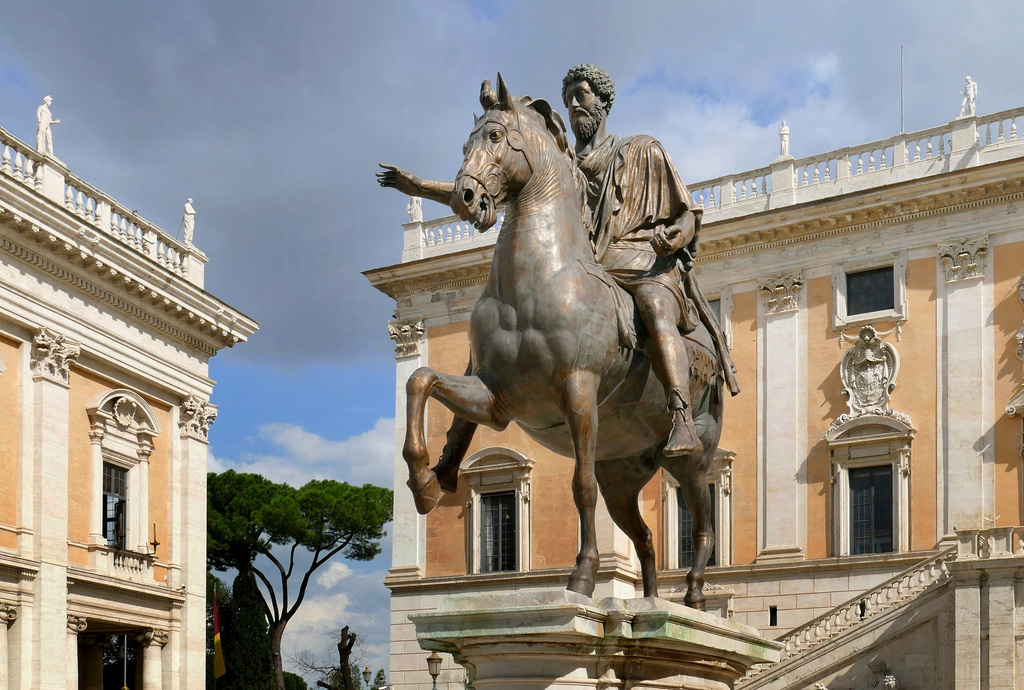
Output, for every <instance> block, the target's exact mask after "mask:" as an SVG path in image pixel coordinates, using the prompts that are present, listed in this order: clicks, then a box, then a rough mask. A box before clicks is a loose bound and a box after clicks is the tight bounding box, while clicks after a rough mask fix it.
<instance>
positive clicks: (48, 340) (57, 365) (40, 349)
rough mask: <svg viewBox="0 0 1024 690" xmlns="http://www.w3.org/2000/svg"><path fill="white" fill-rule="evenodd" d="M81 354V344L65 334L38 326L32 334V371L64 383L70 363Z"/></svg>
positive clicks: (37, 374)
mask: <svg viewBox="0 0 1024 690" xmlns="http://www.w3.org/2000/svg"><path fill="white" fill-rule="evenodd" d="M80 354H82V346H81V345H80V344H79V343H77V342H75V341H74V340H71V339H70V338H66V337H65V336H63V335H61V334H60V333H57V332H56V331H53V330H50V329H49V328H45V327H44V328H40V329H39V330H37V331H36V332H35V333H34V334H33V335H32V373H33V374H34V375H35V376H42V377H44V378H48V379H52V380H54V381H58V382H60V383H64V384H66V383H67V382H68V377H69V375H70V371H71V365H72V364H74V363H75V360H77V359H78V356H79V355H80Z"/></svg>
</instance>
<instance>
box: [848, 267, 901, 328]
mask: <svg viewBox="0 0 1024 690" xmlns="http://www.w3.org/2000/svg"><path fill="white" fill-rule="evenodd" d="M894 289H895V287H894V283H893V267H892V266H884V267H882V268H872V269H871V270H868V271H857V272H856V273H847V274H846V300H847V302H846V313H847V315H848V316H854V315H856V314H870V313H872V312H876V311H891V310H893V309H895V306H894V305H895V303H896V295H895V293H894Z"/></svg>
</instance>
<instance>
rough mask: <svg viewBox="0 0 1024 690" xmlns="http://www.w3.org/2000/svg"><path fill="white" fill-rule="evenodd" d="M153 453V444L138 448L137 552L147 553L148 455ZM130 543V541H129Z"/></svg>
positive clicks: (148, 530) (148, 548)
mask: <svg viewBox="0 0 1024 690" xmlns="http://www.w3.org/2000/svg"><path fill="white" fill-rule="evenodd" d="M152 454H153V446H151V445H150V446H147V447H142V448H139V453H138V456H139V466H138V468H136V473H137V474H138V485H137V487H136V495H137V496H138V503H137V505H138V510H136V511H135V519H136V521H137V522H136V527H135V535H136V537H135V542H134V543H135V546H134V548H135V550H136V551H138V552H139V553H149V550H150V546H149V541H148V540H149V535H150V534H151V532H150V529H149V456H150V455H152ZM129 544H131V542H129Z"/></svg>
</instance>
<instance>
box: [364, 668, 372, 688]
mask: <svg viewBox="0 0 1024 690" xmlns="http://www.w3.org/2000/svg"><path fill="white" fill-rule="evenodd" d="M371 675H373V672H372V671H371V670H370V667H369V666H367V667H366V668H364V669H363V680H364V681H365V682H366V687H370V676H371Z"/></svg>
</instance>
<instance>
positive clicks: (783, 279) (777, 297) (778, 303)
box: [757, 271, 804, 316]
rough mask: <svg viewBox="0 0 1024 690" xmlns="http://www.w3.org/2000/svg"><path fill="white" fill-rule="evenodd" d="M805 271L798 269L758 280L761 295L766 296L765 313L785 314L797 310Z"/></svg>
mask: <svg viewBox="0 0 1024 690" xmlns="http://www.w3.org/2000/svg"><path fill="white" fill-rule="evenodd" d="M803 284H804V279H803V273H802V272H801V271H797V272H795V273H788V274H786V275H779V276H776V277H775V278H761V279H759V280H758V281H757V285H758V288H759V289H760V291H761V296H762V297H764V313H765V315H768V316H771V315H772V314H783V313H785V312H789V311H796V310H797V297H798V296H799V294H800V288H801V287H803Z"/></svg>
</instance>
